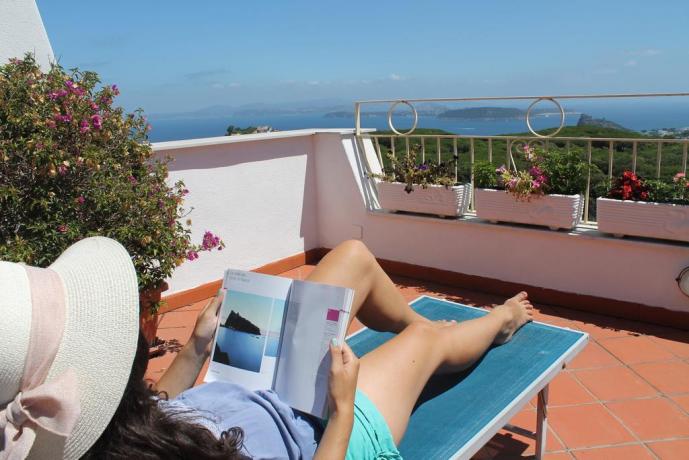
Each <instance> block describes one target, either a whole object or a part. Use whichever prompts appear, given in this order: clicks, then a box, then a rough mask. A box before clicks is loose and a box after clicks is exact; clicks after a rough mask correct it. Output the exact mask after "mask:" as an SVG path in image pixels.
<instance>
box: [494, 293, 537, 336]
mask: <svg viewBox="0 0 689 460" xmlns="http://www.w3.org/2000/svg"><path fill="white" fill-rule="evenodd" d="M491 314H492V315H501V316H502V317H503V322H504V323H503V327H502V329H501V330H500V332H499V333H498V335H497V336H495V340H493V343H495V344H497V345H501V344H503V343H505V342H508V341H509V340H510V339H511V338H512V336H513V335H514V333H515V332H517V329H519V328H520V327H522V326H523V325H524V324H525V323H527V322H529V321H532V320H533V305H531V302H530V301H529V299H528V294H527V293H526V292H524V291H522V292H520V293H519V294H517V295H516V296H514V297H512V298H511V299H507V300H506V301H505V303H504V304H502V305H500V306H497V307H495V308H494V309H493V311H492V312H491Z"/></svg>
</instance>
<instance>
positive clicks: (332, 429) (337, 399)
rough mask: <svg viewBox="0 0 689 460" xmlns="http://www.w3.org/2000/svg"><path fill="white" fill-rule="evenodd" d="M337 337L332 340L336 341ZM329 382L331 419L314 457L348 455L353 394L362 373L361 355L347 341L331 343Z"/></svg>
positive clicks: (327, 458)
mask: <svg viewBox="0 0 689 460" xmlns="http://www.w3.org/2000/svg"><path fill="white" fill-rule="evenodd" d="M334 341H335V339H333V342H334ZM330 357H331V358H332V364H331V365H330V381H329V382H328V385H329V387H330V388H329V390H330V391H329V394H328V404H329V406H330V418H329V419H328V426H327V427H325V431H324V432H323V437H322V438H321V442H320V443H319V444H318V449H316V455H315V456H314V457H313V458H314V460H331V459H334V458H345V455H346V453H347V446H348V445H349V438H350V436H351V435H352V425H353V424H354V396H355V395H356V380H357V377H358V376H359V358H357V357H356V355H355V354H354V353H353V352H352V350H351V348H349V346H348V345H347V344H346V343H343V344H342V346H337V344H334V343H333V344H331V345H330Z"/></svg>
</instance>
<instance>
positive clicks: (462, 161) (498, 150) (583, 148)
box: [376, 126, 682, 180]
mask: <svg viewBox="0 0 689 460" xmlns="http://www.w3.org/2000/svg"><path fill="white" fill-rule="evenodd" d="M553 131H554V129H546V130H543V131H542V132H541V133H542V134H549V133H552V132H553ZM376 134H389V135H392V134H393V133H392V131H380V132H378V133H376ZM414 134H416V135H452V134H453V133H450V132H448V131H444V130H442V129H422V128H419V129H417V130H415V131H414ZM506 136H509V137H514V138H522V139H523V138H526V137H532V136H533V135H532V134H530V133H514V134H506ZM558 137H595V138H612V139H619V138H624V139H638V140H639V142H638V145H637V163H636V170H637V172H638V173H639V174H641V175H642V176H645V177H649V178H655V177H656V170H657V169H656V168H657V159H658V144H657V143H656V142H643V140H644V139H651V138H650V137H649V136H646V135H644V134H641V133H638V132H636V131H626V130H619V129H612V128H603V127H597V126H567V127H565V128H563V129H562V131H560V132H559V133H558ZM408 140H409V145H410V148H414V147H416V149H417V150H418V151H419V153H418V154H417V161H419V162H421V153H420V147H421V138H420V137H415V136H414V135H412V136H409V138H408ZM548 142H549V143H550V145H551V146H552V145H555V146H557V147H562V148H564V147H566V146H567V142H566V141H557V140H550V141H548ZM379 143H380V147H381V154H382V157H383V161H384V163H386V164H387V159H386V155H387V153H388V152H390V151H391V140H390V138H386V137H384V138H381V139H379ZM425 144H426V146H425V147H426V149H425V150H426V158H431V159H433V160H437V158H438V153H437V152H438V149H437V141H436V139H426V141H425ZM586 144H587V142H586V141H577V140H572V141H570V142H569V145H570V148H571V149H575V150H577V151H579V153H580V154H581V155H582V158H586V155H587V145H586ZM608 148H609V143H608V141H593V143H592V154H591V161H592V163H594V164H595V165H596V166H597V167H598V169H599V170H600V172H601V175H602V176H607V174H608V172H609V163H608ZM395 150H396V153H397V154H398V155H400V154H403V153H404V152H405V151H406V138H400V137H397V138H396V139H395ZM613 150H614V154H613V160H614V161H613V170H612V174H613V176H615V175H618V174H621V173H622V172H623V171H624V170H625V169H631V168H632V151H633V147H632V142H631V141H625V142H622V141H617V142H615V143H614V149H613ZM457 151H458V154H459V159H458V169H459V173H460V176H462V177H463V178H464V179H465V180H466V179H468V177H469V174H470V164H471V159H470V140H469V139H462V138H460V139H459V140H458V141H457ZM514 151H515V152H517V148H516V147H515V149H514ZM492 152H493V155H492V160H493V163H494V164H495V165H496V166H500V165H502V164H507V158H508V157H507V144H506V142H505V141H504V140H493V142H492ZM440 154H441V155H440V158H441V160H442V161H448V160H451V159H452V155H453V140H452V139H442V140H441V143H440ZM474 158H475V161H487V160H488V141H487V140H481V139H476V140H474ZM515 160H517V162H518V163H519V159H518V158H517V156H516V155H515ZM661 160H662V161H661V168H660V177H661V178H662V179H666V180H669V179H671V178H672V176H674V175H675V174H676V173H677V172H678V171H679V170H680V169H681V166H682V145H681V144H670V143H665V144H663V150H662V157H661Z"/></svg>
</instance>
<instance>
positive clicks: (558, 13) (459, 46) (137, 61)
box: [37, 0, 689, 113]
mask: <svg viewBox="0 0 689 460" xmlns="http://www.w3.org/2000/svg"><path fill="white" fill-rule="evenodd" d="M37 4H38V7H39V10H40V12H41V15H42V17H43V22H44V24H45V27H46V30H47V33H48V37H49V38H50V41H51V43H52V47H53V50H54V52H55V56H56V57H57V58H58V59H59V61H60V63H61V64H62V65H63V66H65V67H67V68H71V67H80V68H82V69H88V70H95V71H97V72H99V74H100V75H101V78H102V80H103V81H104V82H106V83H116V84H118V86H119V87H120V88H121V90H122V96H120V98H119V103H120V104H122V105H124V106H125V107H126V108H127V109H130V110H131V109H134V108H137V107H142V108H144V109H145V110H146V112H148V113H159V112H184V111H189V110H195V109H199V108H202V107H206V106H210V105H216V104H219V105H232V106H236V105H242V104H249V103H282V102H289V101H310V100H322V99H334V100H338V101H342V102H345V103H349V102H350V101H353V100H356V99H365V98H398V97H400V98H414V97H463V96H490V95H519V94H562V93H598V92H656V91H686V90H687V85H686V82H687V75H689V35H688V32H689V26H688V24H689V4H687V3H686V2H683V1H665V2H648V1H636V0H627V1H603V0H597V1H568V2H564V1H552V0H551V1H530V2H514V1H492V2H489V1H484V2H468V1H465V2H459V1H432V0H428V1H423V2H421V1H416V2H410V1H395V2H392V1H370V0H369V1H367V2H364V1H359V0H350V1H347V2H328V1H323V0H321V1H298V0H297V1H295V0H292V1H262V2H229V1H219V0H208V1H202V2H189V1H184V2H183V1H176V0H169V1H165V2H163V1H136V2H135V1H130V0H126V1H124V0H122V1H118V2H93V1H90V2H86V1H75V0H62V1H54V0H53V1H49V0H38V1H37Z"/></svg>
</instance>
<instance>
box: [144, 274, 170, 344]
mask: <svg viewBox="0 0 689 460" xmlns="http://www.w3.org/2000/svg"><path fill="white" fill-rule="evenodd" d="M167 289H168V284H167V283H166V282H163V283H162V284H161V285H160V286H158V287H156V288H151V289H145V290H143V291H141V292H140V293H139V328H140V330H141V332H142V333H143V335H144V338H146V341H147V342H148V343H149V345H153V342H154V341H155V339H156V333H157V332H158V322H159V321H160V315H159V314H158V312H157V311H156V312H155V313H154V312H153V311H152V306H154V305H155V304H156V303H158V302H160V298H161V296H162V294H163V292H164V291H167Z"/></svg>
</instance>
